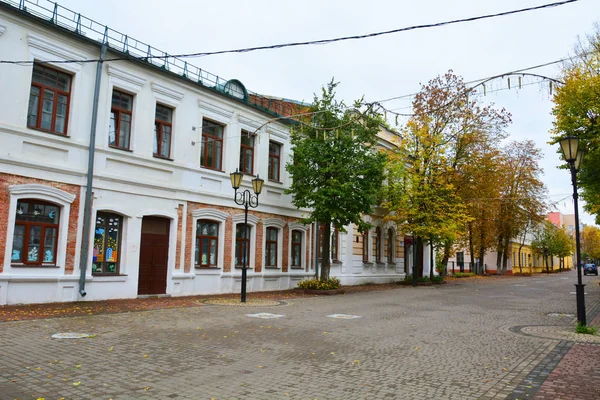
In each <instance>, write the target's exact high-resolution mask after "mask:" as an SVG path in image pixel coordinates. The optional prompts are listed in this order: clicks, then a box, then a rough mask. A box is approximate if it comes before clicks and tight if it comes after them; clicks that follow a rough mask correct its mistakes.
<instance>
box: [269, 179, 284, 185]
mask: <svg viewBox="0 0 600 400" xmlns="http://www.w3.org/2000/svg"><path fill="white" fill-rule="evenodd" d="M269 182H270V183H277V184H279V185H283V182H281V181H276V180H273V179H269Z"/></svg>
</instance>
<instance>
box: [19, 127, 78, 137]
mask: <svg viewBox="0 0 600 400" xmlns="http://www.w3.org/2000/svg"><path fill="white" fill-rule="evenodd" d="M27 128H29V129H31V130H34V131H38V132H44V133H49V134H51V135H55V136H59V137H62V138H67V139H68V138H70V136H68V135H67V134H66V133H59V132H54V131H49V130H46V129H42V128H36V127H35V126H29V125H27Z"/></svg>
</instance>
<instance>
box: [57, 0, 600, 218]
mask: <svg viewBox="0 0 600 400" xmlns="http://www.w3.org/2000/svg"><path fill="white" fill-rule="evenodd" d="M554 1H557V0H452V1H447V0H419V1H408V0H396V1H391V0H390V1H377V0H371V1H368V2H365V1H357V0H335V1H332V0H318V1H317V0H304V1H282V0H253V1H242V0H237V1H236V0H221V1H202V2H199V1H191V0H169V1H165V0H102V1H81V0H60V1H59V4H60V5H63V6H65V7H67V8H70V9H72V10H74V11H77V12H81V14H82V15H85V16H87V17H89V18H92V19H94V20H96V21H98V22H100V23H102V24H106V25H108V26H109V27H110V28H112V29H115V30H117V31H120V32H123V33H126V34H128V35H129V36H131V37H134V38H136V39H139V40H141V41H144V42H146V43H150V44H151V45H152V46H154V47H156V48H159V49H161V50H164V51H167V52H168V53H169V54H178V53H195V52H202V51H215V50H223V49H232V48H240V47H251V46H260V45H268V44H275V43H283V42H292V41H306V40H318V39H325V38H332V37H339V36H347V35H356V34H365V33H370V32H377V31H384V30H391V29H396V28H402V27H406V26H410V25H418V24H427V23H435V22H441V21H447V20H452V19H459V18H466V17H472V16H478V15H484V14H491V13H498V12H502V11H509V10H513V9H519V8H526V7H533V6H538V5H542V4H545V3H551V2H554ZM599 3H600V1H599V0H579V1H578V2H576V3H572V4H567V5H563V6H560V7H555V8H549V9H544V10H539V11H530V12H526V13H521V14H517V15H511V16H506V17H498V18H494V19H487V20H482V21H476V22H467V23H463V24H458V25H451V26H445V27H440V28H430V29H422V30H415V31H410V32H404V33H397V34H392V35H387V36H381V37H376V38H370V39H363V40H359V41H347V42H342V43H334V44H328V45H319V46H307V47H294V48H287V49H278V50H266V51H257V52H253V53H246V54H233V55H218V56H210V57H203V58H197V59H193V60H190V61H191V63H192V64H194V65H196V66H198V67H200V68H202V69H205V70H208V71H210V72H212V73H214V74H217V75H219V76H222V77H224V78H227V79H232V78H237V79H239V80H240V81H242V82H243V83H244V85H245V86H246V87H247V88H248V89H249V90H252V91H254V92H258V93H262V94H269V95H273V96H279V97H285V98H290V99H297V100H306V101H310V100H312V97H313V93H315V92H317V91H319V88H320V87H321V86H322V85H323V84H324V83H326V82H327V81H329V80H330V79H331V78H335V80H336V81H339V82H341V84H340V86H339V90H338V94H339V96H340V98H342V99H345V100H347V101H351V100H354V99H357V98H360V97H362V96H363V95H364V96H365V99H366V100H367V101H374V100H379V99H385V98H389V97H395V96H400V95H407V94H412V93H414V92H416V91H418V90H419V88H420V83H426V82H427V81H428V80H430V79H431V78H433V77H435V76H436V75H439V74H443V73H445V72H446V71H447V70H449V69H452V70H454V72H455V73H457V74H459V75H462V76H463V77H464V78H465V80H466V81H469V80H474V79H479V78H484V77H488V76H493V75H496V74H500V73H503V72H508V71H513V70H517V69H521V68H526V67H530V66H534V65H539V64H543V63H546V62H550V61H554V60H558V59H561V58H564V57H565V56H568V55H570V54H572V48H573V45H574V44H575V42H576V40H577V37H578V36H584V35H585V34H586V33H590V32H592V30H593V29H594V23H596V22H597V21H600V4H599ZM559 68H560V67H559V66H553V67H545V68H541V69H538V70H535V71H531V72H535V73H539V74H542V75H547V76H557V74H558V72H559ZM530 82H533V80H524V81H523V83H530ZM515 83H516V81H515V80H513V81H512V86H513V90H510V91H508V90H504V91H500V92H495V93H488V95H487V96H486V97H483V100H484V101H492V102H494V103H496V105H498V106H500V107H505V108H506V109H507V110H508V111H510V112H511V113H512V115H513V124H512V125H511V126H510V127H509V128H508V132H509V133H510V135H511V138H510V139H514V140H522V139H525V138H527V139H532V140H534V141H535V142H536V143H537V144H538V146H539V147H540V148H541V149H542V150H543V152H544V160H543V162H542V167H543V168H544V171H545V177H544V180H545V182H546V184H547V186H548V189H549V192H550V199H551V200H552V201H553V202H556V203H557V204H556V206H557V207H558V210H559V211H561V212H563V213H566V214H572V213H573V202H572V197H571V196H570V194H571V193H572V188H571V185H570V178H569V175H568V172H566V171H559V170H557V169H556V166H557V165H558V164H559V162H560V161H559V158H558V155H557V154H556V153H555V151H556V146H550V145H548V144H547V142H548V140H549V135H548V131H549V129H550V128H551V123H552V116H551V115H550V112H551V108H552V102H551V96H550V94H549V88H548V84H535V85H530V86H525V87H523V88H522V89H521V90H515V89H514V86H515ZM506 86H507V82H506V81H504V82H502V81H497V82H495V83H493V84H492V87H488V91H490V90H492V89H498V88H501V87H504V88H506ZM410 101H411V99H410V98H404V99H401V100H397V101H394V102H389V103H385V104H384V105H385V106H386V107H387V108H390V109H399V110H400V111H402V112H410V108H407V107H409V106H410ZM582 221H583V222H584V223H593V218H592V217H591V216H589V215H587V214H585V213H584V214H582Z"/></svg>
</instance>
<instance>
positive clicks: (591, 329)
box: [575, 322, 596, 335]
mask: <svg viewBox="0 0 600 400" xmlns="http://www.w3.org/2000/svg"><path fill="white" fill-rule="evenodd" d="M575 332H577V333H583V334H585V335H595V334H596V327H595V326H593V325H587V326H586V325H583V324H582V323H581V322H580V323H578V324H577V328H575Z"/></svg>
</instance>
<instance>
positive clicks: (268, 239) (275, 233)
mask: <svg viewBox="0 0 600 400" xmlns="http://www.w3.org/2000/svg"><path fill="white" fill-rule="evenodd" d="M278 243H279V229H277V228H274V227H268V228H267V230H266V235H265V267H268V268H277V267H278V265H277V264H278V262H277V259H278V257H277V253H278V251H277V248H278V247H279V246H278Z"/></svg>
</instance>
